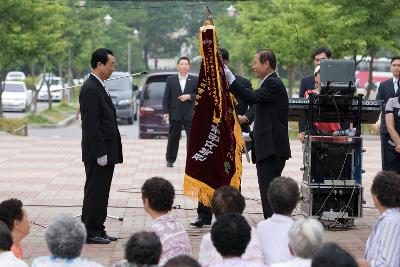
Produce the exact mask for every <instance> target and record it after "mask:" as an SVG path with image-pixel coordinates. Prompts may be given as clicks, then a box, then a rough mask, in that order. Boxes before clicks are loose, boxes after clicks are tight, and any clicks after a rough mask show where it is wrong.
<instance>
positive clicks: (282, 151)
mask: <svg viewBox="0 0 400 267" xmlns="http://www.w3.org/2000/svg"><path fill="white" fill-rule="evenodd" d="M230 90H231V92H232V93H233V94H234V95H236V96H238V97H240V98H242V99H243V100H244V101H245V102H247V103H249V104H256V105H255V106H256V115H255V121H254V130H253V133H252V138H253V140H254V147H255V149H254V150H255V151H254V155H255V160H256V161H257V162H258V161H261V160H263V159H265V158H267V157H269V156H272V155H275V156H277V157H281V158H286V159H288V158H290V157H291V153H290V145H289V134H288V112H289V101H288V95H287V92H286V88H285V86H284V85H283V83H282V81H281V79H279V78H278V76H277V75H276V73H272V74H271V75H270V76H268V78H266V79H265V81H264V82H263V83H262V84H261V86H260V88H259V89H257V90H255V91H252V90H249V89H246V88H244V87H243V86H242V85H241V84H240V82H239V81H238V80H237V79H236V80H235V81H234V82H233V83H232V84H231V86H230ZM253 161H254V158H253Z"/></svg>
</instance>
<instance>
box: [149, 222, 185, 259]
mask: <svg viewBox="0 0 400 267" xmlns="http://www.w3.org/2000/svg"><path fill="white" fill-rule="evenodd" d="M145 231H147V232H155V233H156V234H157V235H158V236H159V237H160V240H161V244H162V253H161V258H160V262H159V265H164V263H166V262H167V261H168V260H169V259H171V258H174V257H176V256H178V255H182V254H183V255H189V256H191V255H192V245H191V243H190V239H189V236H188V234H187V233H186V230H185V228H184V227H183V226H182V224H180V223H179V222H177V221H176V216H175V215H172V214H165V215H162V216H160V217H158V218H157V219H155V220H153V221H152V222H150V224H149V225H147V226H146V228H145Z"/></svg>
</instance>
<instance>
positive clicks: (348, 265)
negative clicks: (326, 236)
mask: <svg viewBox="0 0 400 267" xmlns="http://www.w3.org/2000/svg"><path fill="white" fill-rule="evenodd" d="M357 266H358V265H357V262H356V260H355V259H354V258H353V256H351V255H350V254H349V253H348V252H347V251H346V250H344V249H342V248H341V247H339V246H338V245H337V244H335V243H332V242H329V243H325V244H323V245H322V246H321V247H320V248H319V249H318V250H317V252H316V253H315V254H314V257H313V258H312V263H311V267H357Z"/></svg>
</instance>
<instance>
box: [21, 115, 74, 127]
mask: <svg viewBox="0 0 400 267" xmlns="http://www.w3.org/2000/svg"><path fill="white" fill-rule="evenodd" d="M74 121H76V114H73V115H72V114H71V115H70V116H69V117H67V118H66V119H64V120H63V121H60V122H59V123H57V124H39V125H36V124H28V128H31V129H40V128H49V129H50V128H63V127H66V126H68V125H70V124H72V123H73V122H74Z"/></svg>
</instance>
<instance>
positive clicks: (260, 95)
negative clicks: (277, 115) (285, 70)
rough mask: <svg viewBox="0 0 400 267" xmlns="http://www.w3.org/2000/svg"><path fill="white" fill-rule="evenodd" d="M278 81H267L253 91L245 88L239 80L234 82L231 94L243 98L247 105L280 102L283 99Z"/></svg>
mask: <svg viewBox="0 0 400 267" xmlns="http://www.w3.org/2000/svg"><path fill="white" fill-rule="evenodd" d="M278 87H279V85H278V81H277V80H275V79H270V78H268V79H266V80H265V81H264V85H263V86H262V87H260V88H259V89H257V90H255V91H253V90H251V89H250V88H245V87H244V86H243V85H242V84H241V83H240V82H239V81H238V80H237V79H236V80H235V81H233V83H232V84H231V86H230V87H229V89H230V90H231V92H232V93H233V94H234V95H236V96H238V97H240V98H242V99H243V100H244V101H245V102H246V103H249V104H256V103H260V102H271V103H272V102H279V101H280V100H281V98H282V95H281V92H280V88H278Z"/></svg>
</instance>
